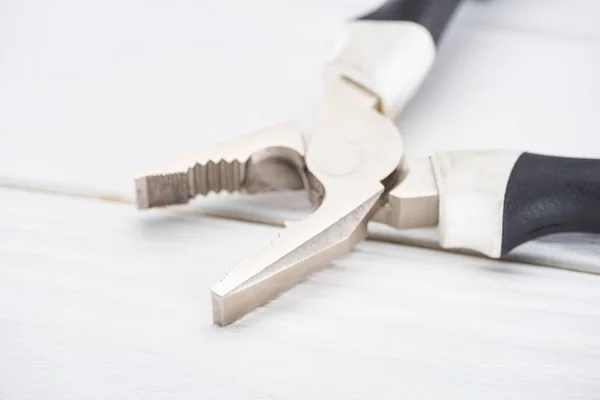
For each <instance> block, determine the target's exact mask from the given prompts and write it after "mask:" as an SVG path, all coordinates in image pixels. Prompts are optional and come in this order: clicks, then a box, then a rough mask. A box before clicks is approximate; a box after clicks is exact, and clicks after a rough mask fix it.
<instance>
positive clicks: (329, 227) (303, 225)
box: [212, 182, 385, 326]
mask: <svg viewBox="0 0 600 400" xmlns="http://www.w3.org/2000/svg"><path fill="white" fill-rule="evenodd" d="M346 183H347V182H346ZM335 189H336V190H333V191H332V192H331V193H332V194H331V196H330V197H326V199H325V201H324V202H323V204H322V205H321V206H320V207H319V208H318V209H317V210H316V211H315V212H314V213H313V214H311V215H310V216H309V217H308V218H306V219H304V220H302V221H298V222H294V223H293V224H290V225H289V226H288V227H287V228H285V229H283V230H282V231H281V233H280V235H279V237H278V238H277V239H276V240H275V241H274V242H273V243H271V244H270V245H269V246H267V247H266V248H264V249H262V250H261V251H259V252H257V253H255V254H253V255H250V256H248V257H246V258H244V259H242V260H241V261H240V262H239V263H238V264H237V265H236V266H235V267H234V268H233V269H232V270H231V271H230V272H229V273H228V274H227V275H226V276H225V277H224V278H223V280H221V281H220V282H219V283H217V284H216V285H215V286H214V287H213V288H212V306H213V321H214V322H215V323H216V324H218V325H221V326H224V325H228V324H231V323H232V322H235V321H236V320H237V319H239V318H241V317H242V316H244V315H245V314H247V313H248V312H250V311H252V310H254V309H255V308H257V307H260V306H262V305H264V304H266V303H267V302H269V301H270V300H272V299H273V298H275V297H277V296H278V295H279V294H281V293H282V292H284V291H285V290H287V289H289V288H291V287H293V286H294V285H296V284H297V283H298V282H300V281H302V280H304V279H306V278H307V277H308V276H309V275H310V274H312V273H314V272H316V271H318V270H319V269H321V268H323V267H325V266H327V265H328V264H329V263H330V262H331V261H333V260H334V259H336V258H337V257H339V256H341V255H342V254H345V253H347V252H349V251H350V250H351V249H352V248H353V247H354V246H355V245H356V243H358V242H359V241H361V240H363V239H364V238H365V236H366V234H367V223H368V221H369V219H370V218H371V216H372V214H373V212H374V211H375V210H377V208H378V207H379V206H380V205H381V204H380V202H381V199H382V194H383V192H384V189H385V188H384V187H383V185H381V184H379V183H378V182H371V185H369V186H367V187H362V188H361V189H360V190H356V189H357V188H356V186H354V182H350V185H349V186H347V187H344V186H343V185H341V186H340V187H337V188H335Z"/></svg>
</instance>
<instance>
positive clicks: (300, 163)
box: [136, 21, 435, 325]
mask: <svg viewBox="0 0 600 400" xmlns="http://www.w3.org/2000/svg"><path fill="white" fill-rule="evenodd" d="M348 28H349V29H348V31H347V32H346V34H345V35H344V36H343V37H342V40H341V42H340V46H338V47H337V49H336V51H335V52H334V56H333V57H332V59H331V60H330V62H329V63H328V64H327V67H326V69H325V70H326V74H325V78H326V79H325V85H324V89H325V90H324V96H323V101H322V104H321V107H320V109H319V113H318V115H317V118H316V123H315V124H314V126H313V127H312V128H311V129H310V130H309V131H307V132H303V131H301V130H300V128H299V127H298V125H295V124H289V123H286V124H282V125H277V126H273V127H270V128H268V129H265V130H263V131H260V132H256V133H252V134H250V135H246V136H243V137H240V138H238V139H234V140H231V141H228V142H225V143H221V144H217V145H215V146H212V147H210V148H207V149H205V150H203V151H202V152H200V153H197V154H192V155H190V156H189V157H184V158H182V159H179V160H176V161H174V162H172V163H169V164H167V165H163V166H159V167H158V168H153V169H151V170H147V171H141V172H140V173H139V174H138V175H137V177H136V189H137V190H136V192H137V205H138V208H149V207H157V206H164V205H168V204H182V203H186V202H187V201H188V200H189V199H190V198H192V197H194V196H196V195H199V194H207V193H208V192H211V191H212V192H220V191H222V190H226V191H240V192H242V193H256V192H258V191H265V190H290V189H291V190H298V189H304V190H306V192H307V193H308V195H309V197H310V199H311V200H312V201H313V203H314V205H315V208H316V209H315V211H314V212H313V213H312V214H311V215H309V216H308V217H307V218H305V219H303V220H301V221H297V222H294V223H292V224H289V225H288V226H287V227H286V228H285V229H283V230H282V231H281V232H280V235H279V236H278V238H276V239H275V240H274V241H273V242H272V243H270V244H269V245H268V246H266V247H265V248H263V249H261V250H260V251H258V252H256V253H254V254H251V255H249V256H247V257H245V258H244V259H242V260H241V261H240V262H239V263H238V264H237V265H236V266H235V267H234V268H233V269H231V270H230V271H229V273H227V274H226V275H225V277H224V278H223V279H222V280H221V281H220V282H219V283H217V284H216V285H215V286H214V287H213V288H212V303H213V320H214V322H215V323H217V324H219V325H227V324H230V323H232V322H234V321H235V320H237V319H239V318H240V317H242V316H244V315H245V314H246V313H248V312H249V311H251V310H253V309H255V308H256V307H259V306H261V305H263V304H265V303H267V302H268V301H269V300H271V299H273V298H274V297H276V296H277V295H279V294H280V293H282V292H283V291H285V290H286V289H288V288H290V287H292V286H294V285H295V284H296V283H298V282H299V281H301V280H303V279H304V278H306V277H307V276H308V275H309V274H311V273H313V272H315V271H317V270H319V269H321V268H323V267H325V266H327V265H328V264H329V263H330V262H331V261H332V260H334V259H335V258H337V257H339V256H340V255H342V254H344V253H346V252H348V251H349V250H351V249H352V247H354V246H355V245H356V243H358V242H359V241H360V240H362V239H364V238H365V236H366V235H367V224H368V222H369V221H370V220H372V219H373V218H376V219H377V220H378V221H379V220H386V219H388V220H389V217H390V212H389V210H388V208H389V207H387V206H388V204H389V203H388V200H387V197H388V193H389V192H390V191H391V190H392V189H393V188H394V187H395V186H396V184H397V183H398V182H399V181H400V179H401V177H403V175H404V171H403V143H402V138H401V135H400V134H399V132H398V131H397V128H396V126H395V125H394V124H393V121H392V117H393V116H394V115H396V113H397V112H398V111H399V110H401V109H402V107H403V106H404V104H406V102H407V101H408V99H410V97H411V96H412V95H413V93H414V92H415V91H416V89H417V88H418V87H419V85H420V83H421V81H422V80H423V79H424V77H425V76H426V74H427V72H428V70H429V68H430V66H431V63H432V61H433V57H434V53H435V47H434V43H433V41H432V39H431V35H430V34H429V32H428V31H427V30H426V29H425V28H423V27H421V26H419V25H416V24H413V23H410V22H408V23H405V22H398V23H385V24H382V23H375V22H368V21H356V22H353V23H352V24H350V25H349V27H348ZM384 206H385V207H384ZM392 214H394V213H392ZM394 215H395V214H394Z"/></svg>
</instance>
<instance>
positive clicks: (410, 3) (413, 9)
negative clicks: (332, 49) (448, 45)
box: [358, 0, 461, 44]
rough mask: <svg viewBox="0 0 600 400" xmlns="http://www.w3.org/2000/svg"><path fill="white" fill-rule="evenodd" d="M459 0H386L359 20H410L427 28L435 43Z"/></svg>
mask: <svg viewBox="0 0 600 400" xmlns="http://www.w3.org/2000/svg"><path fill="white" fill-rule="evenodd" d="M460 1H461V0H388V1H387V2H385V3H384V4H382V5H381V6H380V7H379V8H377V9H374V10H372V11H370V12H369V13H367V14H365V15H363V16H361V17H359V18H358V19H359V20H373V21H412V22H416V23H418V24H420V25H422V26H423V27H425V28H427V30H428V31H429V33H431V36H432V37H433V40H434V41H435V43H436V44H437V43H438V42H439V40H440V37H441V36H442V34H443V32H444V29H445V28H446V25H447V24H448V22H449V21H450V19H451V18H452V15H453V14H454V11H455V10H456V8H457V7H458V5H459V3H460Z"/></svg>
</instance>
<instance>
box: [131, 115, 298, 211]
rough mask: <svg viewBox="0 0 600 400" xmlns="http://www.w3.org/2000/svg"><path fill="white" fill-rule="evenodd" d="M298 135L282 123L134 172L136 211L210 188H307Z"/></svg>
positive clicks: (249, 190)
mask: <svg viewBox="0 0 600 400" xmlns="http://www.w3.org/2000/svg"><path fill="white" fill-rule="evenodd" d="M304 153H305V148H304V139H303V137H302V131H301V129H300V127H299V125H298V124H296V123H292V122H286V123H283V124H279V125H275V126H272V127H269V128H266V129H264V130H261V131H258V132H253V133H250V134H247V135H244V136H241V137H238V138H235V139H233V140H230V141H226V142H222V143H217V144H215V145H213V146H210V147H207V148H205V149H203V150H201V151H199V152H196V153H193V154H190V155H187V156H183V157H179V158H177V159H175V160H172V161H170V162H166V163H163V164H160V165H156V166H153V167H151V168H147V169H145V170H141V171H138V172H137V173H136V174H135V191H136V205H137V207H138V209H145V208H152V207H163V206H168V205H175V204H185V203H187V202H188V201H189V200H190V199H192V198H193V197H195V196H197V195H206V194H208V193H210V192H214V193H219V192H222V191H225V192H242V193H256V192H262V191H275V190H301V189H305V188H307V186H308V182H307V176H306V173H305V171H304V170H305V164H304Z"/></svg>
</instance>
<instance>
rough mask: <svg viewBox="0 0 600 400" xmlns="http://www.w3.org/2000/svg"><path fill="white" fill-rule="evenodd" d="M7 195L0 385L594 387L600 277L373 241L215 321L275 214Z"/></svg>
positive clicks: (54, 389)
mask: <svg viewBox="0 0 600 400" xmlns="http://www.w3.org/2000/svg"><path fill="white" fill-rule="evenodd" d="M0 198H1V199H2V204H3V207H2V208H0V359H1V360H2V362H1V363H0V393H1V397H2V398H3V399H23V398H28V399H54V398H56V399H62V400H68V399H81V398H86V399H96V398H97V399H106V398H111V399H121V398H122V399H132V398H177V399H188V398H189V399H192V398H194V399H198V398H220V399H248V398H252V399H267V398H268V399H306V398H332V397H333V398H348V399H359V398H370V397H373V393H374V391H377V395H376V396H377V398H382V399H388V398H389V399H398V398H415V397H418V398H431V399H444V398H460V399H481V398H486V399H506V398H520V399H534V398H536V399H537V398H544V399H561V400H562V399H565V398H578V399H596V398H597V396H598V393H599V392H600V380H599V379H598V371H600V361H599V360H600V336H599V335H598V331H599V329H600V312H599V311H598V310H600V276H595V275H590V274H581V273H575V272H571V271H564V270H559V269H551V268H542V267H535V266H529V265H521V264H516V263H508V262H494V261H489V260H483V259H477V258H473V257H468V256H463V255H456V254H441V253H439V252H434V251H429V250H426V249H419V248H413V247H406V246H401V245H392V244H387V243H378V242H365V243H362V244H360V245H359V246H358V248H357V250H356V251H354V252H352V253H351V254H349V255H348V256H347V257H345V258H343V259H341V260H339V261H337V262H336V263H335V265H332V266H331V267H329V268H327V269H326V270H324V271H323V272H322V273H319V274H316V275H314V276H313V277H311V278H310V279H308V280H307V281H306V282H304V283H302V284H300V285H298V286H297V287H295V288H294V289H293V290H291V291H289V292H287V293H285V294H284V295H283V296H281V297H280V298H279V299H277V300H276V301H274V302H272V303H271V304H269V305H268V306H267V307H264V308H262V309H260V310H258V311H257V312H255V313H252V314H250V315H249V316H247V317H246V318H244V319H243V320H241V321H240V322H239V323H238V324H235V325H233V326H230V327H228V328H218V327H216V326H214V325H212V323H211V318H210V301H209V296H208V290H209V288H210V287H211V286H212V285H213V283H215V282H216V281H217V280H218V279H219V278H220V276H222V275H223V274H224V273H225V272H226V271H227V269H228V268H229V267H230V266H231V265H232V264H233V263H234V262H235V261H236V260H237V259H238V258H239V257H241V256H243V255H244V254H245V253H246V252H248V251H250V250H252V249H254V248H255V247H257V246H260V245H261V244H263V243H264V242H266V241H268V240H269V239H270V238H272V237H274V235H275V234H276V229H274V228H270V227H265V226H257V225H252V224H244V223H238V222H235V221H223V220H215V219H199V218H192V217H188V216H184V215H172V214H166V213H162V212H152V213H148V214H145V215H141V214H138V213H136V212H135V211H134V210H133V209H132V208H131V207H130V206H129V205H122V204H111V203H106V202H98V201H96V200H84V199H73V198H65V197H60V196H49V195H41V194H32V193H24V192H20V191H9V190H0Z"/></svg>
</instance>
